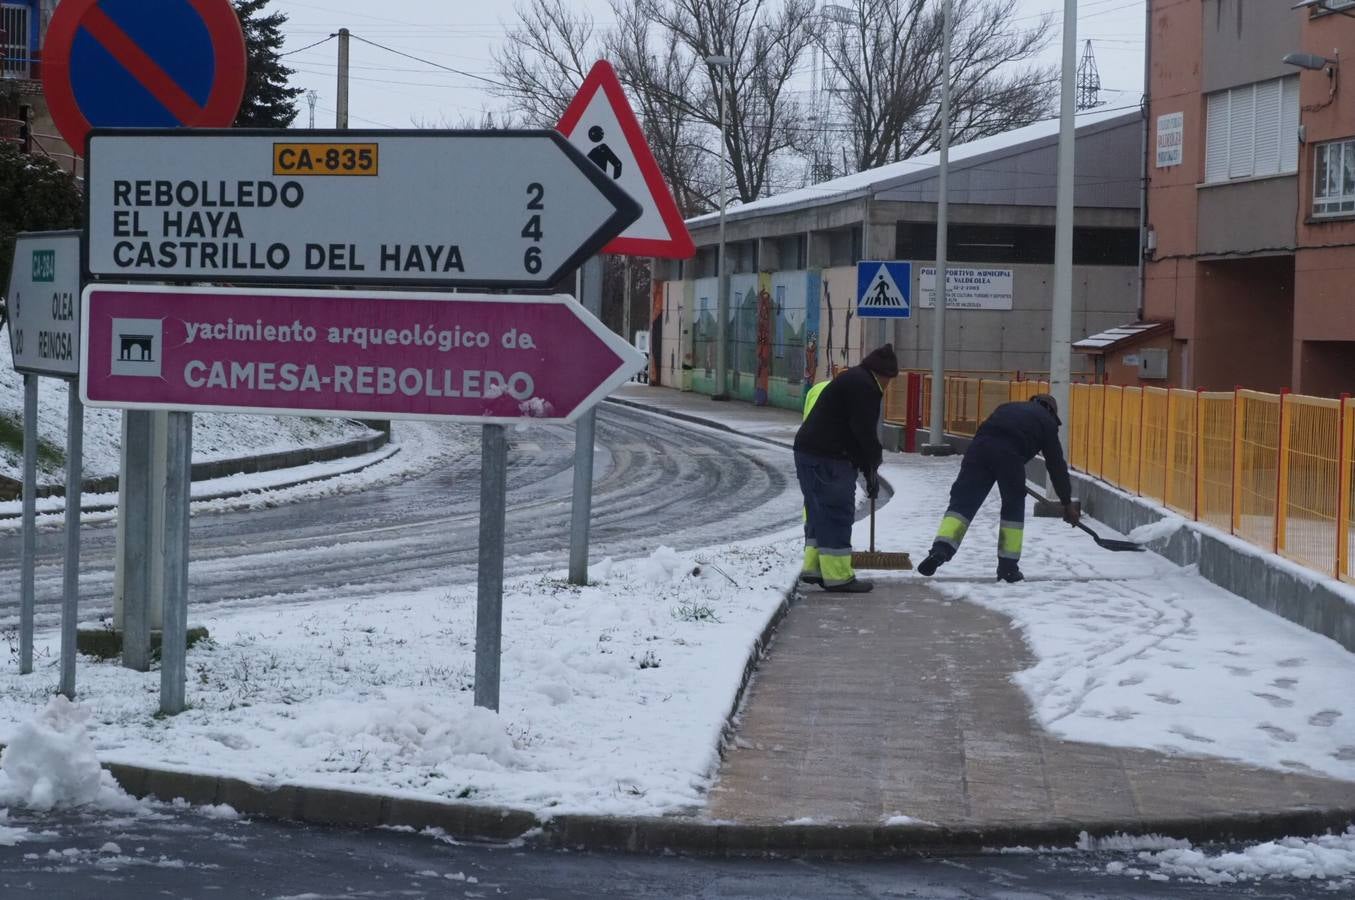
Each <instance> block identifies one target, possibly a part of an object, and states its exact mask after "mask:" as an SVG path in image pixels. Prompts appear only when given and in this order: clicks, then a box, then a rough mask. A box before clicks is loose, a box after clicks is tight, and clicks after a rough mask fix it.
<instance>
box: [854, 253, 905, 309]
mask: <svg viewBox="0 0 1355 900" xmlns="http://www.w3.org/2000/svg"><path fill="white" fill-rule="evenodd" d="M912 270H913V267H912V264H911V263H906V262H881V261H879V260H863V261H861V262H859V263H857V264H856V314H857V316H858V317H860V318H863V319H872V318H874V319H906V318H908V317H909V316H910V315H911V314H912V308H913V305H912V299H911V291H912V286H913V275H912Z"/></svg>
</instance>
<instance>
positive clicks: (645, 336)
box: [635, 331, 649, 354]
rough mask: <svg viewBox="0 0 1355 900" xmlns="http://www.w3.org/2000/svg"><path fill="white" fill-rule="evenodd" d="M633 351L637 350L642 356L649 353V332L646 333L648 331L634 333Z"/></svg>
mask: <svg viewBox="0 0 1355 900" xmlns="http://www.w3.org/2000/svg"><path fill="white" fill-rule="evenodd" d="M635 349H636V350H639V351H640V352H641V353H644V354H648V353H649V332H648V331H637V332H635Z"/></svg>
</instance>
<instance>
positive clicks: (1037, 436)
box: [917, 394, 1081, 583]
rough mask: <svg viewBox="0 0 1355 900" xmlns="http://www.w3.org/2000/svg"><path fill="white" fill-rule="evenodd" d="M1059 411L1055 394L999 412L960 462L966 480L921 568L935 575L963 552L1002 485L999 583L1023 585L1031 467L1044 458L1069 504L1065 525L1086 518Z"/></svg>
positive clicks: (953, 491)
mask: <svg viewBox="0 0 1355 900" xmlns="http://www.w3.org/2000/svg"><path fill="white" fill-rule="evenodd" d="M1062 424H1063V423H1062V422H1060V421H1059V408H1058V404H1057V403H1056V402H1055V401H1054V398H1053V397H1051V396H1050V395H1049V394H1036V395H1035V396H1034V397H1031V398H1030V400H1029V401H1026V402H1024V403H1023V402H1016V403H1004V404H1002V405H1001V406H999V407H998V408H997V409H995V410H993V413H992V415H990V416H989V417H988V418H987V419H985V420H984V422H983V424H982V425H980V426H979V429H978V431H977V432H976V433H975V434H974V440H973V441H972V442H971V443H970V444H969V449H968V450H966V451H965V454H964V459H963V460H961V462H960V474H959V476H957V477H956V479H955V483H954V484H952V485H951V486H950V508H949V509H947V510H946V514H945V516H943V517H942V519H941V527H940V528H939V529H938V530H937V532H936V540H935V541H934V542H933V543H932V549H931V551H930V552H929V553H928V554H927V558H926V559H924V560H923V561H922V562H921V563H920V564H919V565H918V567H917V570H918V572H920V573H921V574H923V575H934V574H936V570H937V568H938V567H940V566H942V565H944V564H945V563H948V562H950V559H951V557H953V556H954V555H955V551H956V550H958V549H960V542H961V541H963V540H964V536H965V532H966V531H968V530H969V523H970V522H971V521H972V520H973V518H974V514H975V513H976V512H978V511H979V507H980V506H982V505H983V501H984V500H985V499H986V498H987V497H988V492H989V491H991V490H992V489H993V482H997V487H998V491H1000V492H1001V494H1002V513H1001V516H1002V518H1001V523H1000V525H999V527H998V537H997V578H998V580H999V581H1006V582H1009V583H1010V582H1017V581H1020V580H1021V579H1022V578H1023V577H1024V576H1023V575H1022V574H1021V567H1020V565H1018V562H1019V560H1020V559H1021V541H1022V537H1023V534H1024V529H1025V520H1026V463H1028V462H1030V461H1031V460H1032V459H1034V458H1035V454H1037V453H1043V454H1044V464H1045V469H1046V470H1047V471H1048V472H1049V480H1050V483H1051V484H1053V485H1054V493H1056V494H1058V497H1059V501H1060V502H1061V503H1062V504H1063V520H1064V521H1065V522H1067V523H1068V524H1069V525H1077V523H1078V522H1079V521H1080V519H1081V515H1080V512H1079V510H1078V508H1077V506H1076V505H1074V504H1073V502H1072V497H1073V489H1072V485H1071V483H1070V482H1069V480H1068V464H1067V463H1066V462H1065V461H1064V458H1063V446H1062V445H1061V444H1060V443H1059V426H1060V425H1062Z"/></svg>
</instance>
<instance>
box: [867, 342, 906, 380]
mask: <svg viewBox="0 0 1355 900" xmlns="http://www.w3.org/2000/svg"><path fill="white" fill-rule="evenodd" d="M861 368H863V369H865V370H867V371H869V372H874V373H875V374H876V375H880V376H883V377H885V378H897V377H898V374H899V358H898V357H897V356H895V355H894V345H893V344H885V345H884V346H883V347H876V348H875V349H874V350H872V351H870V352H869V353H867V354H866V358H865V359H863V360H861Z"/></svg>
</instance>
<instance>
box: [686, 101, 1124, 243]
mask: <svg viewBox="0 0 1355 900" xmlns="http://www.w3.org/2000/svg"><path fill="white" fill-rule="evenodd" d="M1139 116H1140V114H1139V111H1138V109H1137V108H1135V109H1132V110H1129V111H1128V112H1126V111H1125V109H1124V107H1122V106H1121V107H1114V108H1111V109H1105V110H1089V111H1087V112H1085V113H1078V123H1077V130H1078V131H1079V132H1081V131H1084V130H1089V129H1092V128H1095V127H1098V126H1104V125H1105V124H1107V123H1112V124H1115V125H1118V124H1122V123H1123V122H1131V121H1136V120H1138V119H1139ZM1058 133H1059V120H1058V119H1057V118H1054V119H1045V120H1042V121H1039V122H1036V123H1034V124H1032V125H1027V126H1026V127H1024V128H1017V129H1015V130H1013V131H1007V132H1003V133H1002V134H995V135H993V136H992V137H986V138H979V139H978V140H976V141H969V142H967V143H964V144H956V145H954V146H953V147H951V148H950V160H949V162H950V165H952V166H954V165H955V164H956V163H961V162H964V161H965V160H976V159H977V158H978V157H982V156H985V155H988V154H1002V155H1010V153H1011V152H1019V151H1021V150H1024V149H1027V148H1026V147H1025V145H1027V144H1034V143H1035V142H1037V141H1042V140H1046V139H1049V138H1052V137H1057V136H1058ZM1003 151H1008V152H1007V153H1004V152H1003ZM940 163H941V154H940V152H939V151H937V152H933V153H924V154H923V155H921V156H915V157H913V158H912V159H905V160H902V161H900V162H896V163H889V164H888V165H884V166H879V167H878V168H874V169H867V170H865V171H864V172H853V173H852V174H850V175H843V176H841V177H840V178H832V179H829V180H828V181H823V182H820V183H818V184H814V185H810V186H809V187H804V188H799V189H797V190H793V191H786V192H785V193H781V194H777V195H775V196H773V197H763V198H762V199H760V200H754V201H753V202H751V203H744V204H742V205H740V206H731V207H728V208H727V209H726V210H725V219H726V220H729V219H730V218H745V217H747V216H748V215H751V214H754V213H761V212H768V211H771V210H776V209H783V208H788V207H803V206H819V205H823V204H827V203H837V202H840V201H842V200H847V199H850V198H852V197H856V196H864V195H865V194H866V193H867V192H873V193H878V192H880V191H882V190H885V189H888V188H891V187H895V186H897V185H898V184H902V183H904V182H907V181H914V180H917V179H918V178H926V177H929V176H930V175H931V174H932V173H933V171H934V170H935V169H936V168H937V167H938V166H939V165H940ZM719 218H720V214H719V213H718V212H713V213H706V214H704V215H700V216H694V217H693V218H690V219H688V220H687V225H688V227H691V228H699V227H701V226H703V225H709V224H712V223H714V222H716V221H718V220H719Z"/></svg>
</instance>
